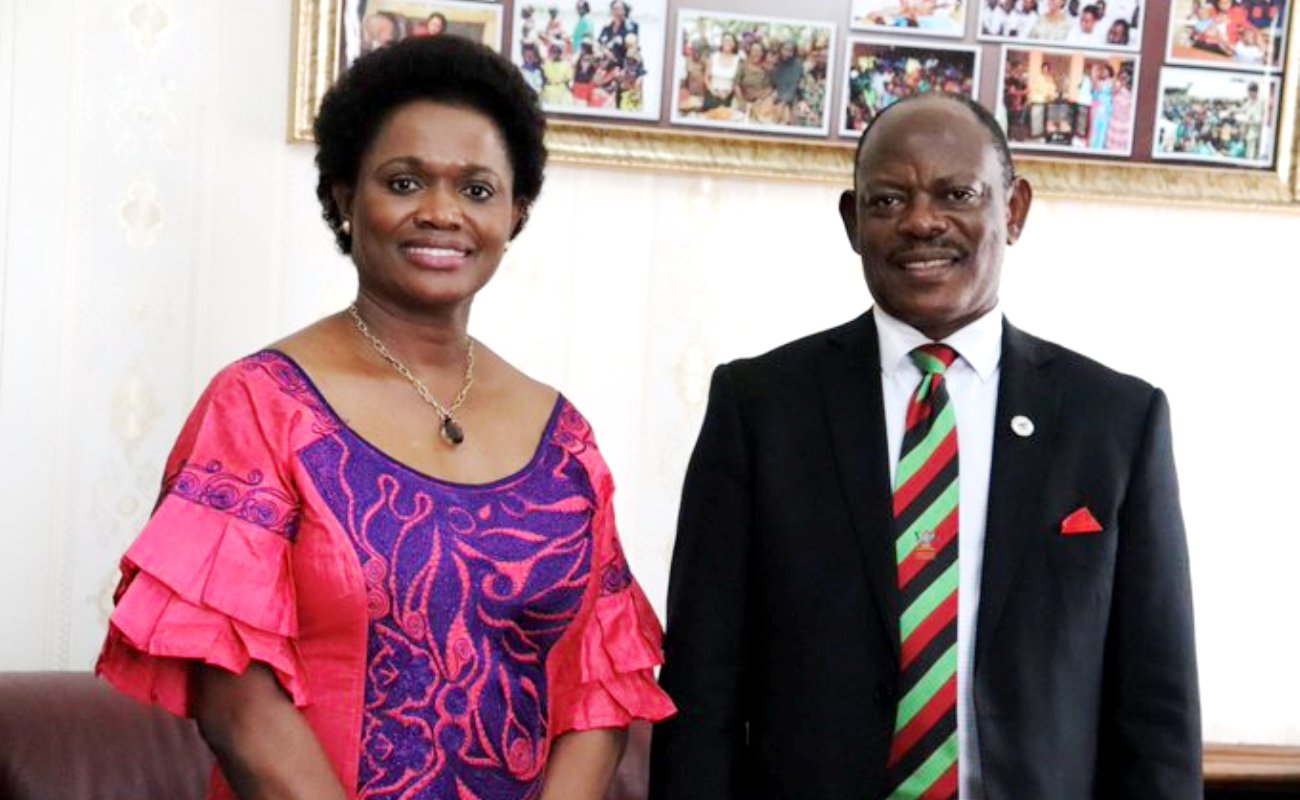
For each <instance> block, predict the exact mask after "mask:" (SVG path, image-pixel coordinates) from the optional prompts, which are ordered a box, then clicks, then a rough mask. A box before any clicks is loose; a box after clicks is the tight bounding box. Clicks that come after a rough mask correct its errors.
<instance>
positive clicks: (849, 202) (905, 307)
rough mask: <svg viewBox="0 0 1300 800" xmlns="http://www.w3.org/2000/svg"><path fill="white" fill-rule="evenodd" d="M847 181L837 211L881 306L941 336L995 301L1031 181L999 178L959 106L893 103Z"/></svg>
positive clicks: (983, 135) (975, 125)
mask: <svg viewBox="0 0 1300 800" xmlns="http://www.w3.org/2000/svg"><path fill="white" fill-rule="evenodd" d="M855 185H856V187H857V188H856V190H855V191H852V192H845V193H844V195H843V196H842V197H841V198H840V215H841V217H842V219H843V221H844V227H845V231H846V232H847V233H848V237H849V243H850V244H851V245H852V247H853V249H854V251H855V252H857V253H858V254H859V255H860V256H861V257H862V267H863V272H864V273H865V275H866V279H867V287H868V288H869V289H870V290H871V295H872V297H874V298H875V300H876V303H877V304H878V305H879V306H880V307H881V308H882V309H884V310H885V311H886V312H888V313H889V314H891V315H892V316H894V317H896V318H898V319H900V320H902V321H903V322H906V323H908V324H909V325H911V326H912V327H914V328H916V329H917V330H919V331H921V332H922V333H924V334H926V335H927V336H929V337H930V338H932V339H942V338H944V337H945V336H948V335H949V334H951V333H953V332H955V331H957V330H959V329H961V328H962V327H964V326H965V325H967V324H968V323H970V322H972V321H973V320H975V319H977V318H978V317H980V316H982V315H983V314H985V313H986V312H988V311H989V310H991V309H992V308H993V306H994V305H996V303H997V299H998V283H999V280H1000V277H1001V273H1002V257H1003V254H1004V252H1005V248H1006V246H1007V245H1008V244H1012V243H1014V242H1015V241H1016V239H1017V238H1019V236H1020V231H1021V228H1022V227H1023V225H1024V222H1025V217H1026V216H1027V215H1028V213H1029V204H1030V201H1031V199H1032V191H1031V190H1030V187H1029V184H1028V183H1027V182H1026V181H1024V180H1023V179H1021V178H1016V179H1014V180H1013V181H1012V183H1011V186H1009V187H1008V186H1007V185H1006V183H1005V181H1004V178H1003V173H1002V166H1001V164H1000V163H999V161H998V156H997V151H996V149H995V147H994V144H993V141H992V138H991V134H990V133H989V132H988V131H987V130H985V128H984V127H983V125H981V124H980V122H979V121H978V120H977V119H976V118H975V115H974V114H972V113H971V111H970V110H969V109H967V108H964V107H962V106H960V105H958V104H957V103H955V102H953V101H951V100H941V99H922V100H917V101H912V102H909V103H908V104H907V105H906V106H903V107H900V108H897V109H895V110H894V111H892V112H891V113H890V114H889V115H887V116H886V117H884V118H883V119H882V120H881V122H880V123H878V124H877V125H876V126H875V128H873V129H872V131H871V134H870V138H869V139H868V140H867V142H866V143H865V144H864V146H863V149H862V155H861V158H860V159H859V161H858V165H857V176H856V182H855Z"/></svg>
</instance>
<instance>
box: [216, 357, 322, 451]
mask: <svg viewBox="0 0 1300 800" xmlns="http://www.w3.org/2000/svg"><path fill="white" fill-rule="evenodd" d="M240 364H241V366H243V368H244V370H245V371H247V372H253V371H257V370H261V371H263V372H265V373H266V374H267V375H269V376H270V377H271V379H272V380H273V381H275V384H276V386H278V387H279V388H280V391H281V392H283V393H284V394H286V395H288V396H289V397H292V398H293V399H294V400H296V401H298V402H299V403H301V404H303V405H304V406H306V407H307V408H309V409H310V410H311V412H312V416H313V419H312V432H313V433H316V434H318V435H321V436H325V435H328V434H331V433H333V432H334V431H335V430H337V429H338V427H339V422H338V420H337V419H336V418H335V416H334V414H333V413H331V412H330V410H329V408H327V407H326V406H325V403H324V402H322V400H321V398H320V395H319V394H317V393H316V389H315V388H314V387H313V386H312V385H311V383H310V382H309V381H308V380H307V378H306V377H305V376H304V375H303V373H302V370H301V369H299V367H298V366H297V365H296V364H294V363H293V361H291V360H290V359H289V358H288V357H287V356H285V355H284V354H282V353H278V352H276V351H274V350H263V351H261V352H260V353H254V354H253V355H251V356H248V357H247V358H245V359H243V361H241V362H240Z"/></svg>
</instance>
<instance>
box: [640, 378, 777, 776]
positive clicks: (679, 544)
mask: <svg viewBox="0 0 1300 800" xmlns="http://www.w3.org/2000/svg"><path fill="white" fill-rule="evenodd" d="M730 370H731V368H730V367H727V366H722V367H719V368H718V369H717V370H716V371H715V372H714V374H713V381H712V385H711V388H710V392H709V402H708V408H707V410H706V412H705V416H704V425H703V428H702V429H701V431H700V436H699V439H698V440H697V442H696V445H695V451H694V453H693V455H692V456H691V461H690V465H689V467H688V469H687V473H686V482H685V487H684V489H683V492H682V503H681V510H680V513H679V517H678V524H677V541H676V545H675V547H674V550H673V560H672V571H671V574H670V577H669V586H668V618H667V628H668V630H667V633H666V635H665V650H664V658H665V660H664V668H663V671H662V673H661V674H660V680H661V683H662V685H663V687H664V688H665V689H666V690H667V691H668V694H669V695H670V696H672V698H673V700H674V701H675V702H676V704H677V707H678V709H679V713H678V716H677V717H676V718H674V719H671V720H669V721H667V722H663V723H660V724H659V725H657V726H656V728H655V732H654V737H653V739H652V746H651V779H650V796H651V798H652V799H653V800H688V798H700V800H732V798H738V797H741V796H742V791H743V783H742V777H743V769H742V768H743V760H744V750H745V725H746V721H747V715H746V709H745V706H744V685H745V671H744V664H745V650H746V646H745V637H746V631H745V625H746V605H747V603H746V591H747V586H748V582H749V581H748V575H747V564H748V561H749V558H748V550H749V541H750V522H751V509H752V505H753V504H752V502H751V498H750V492H751V489H750V487H751V481H750V478H749V473H750V467H749V459H748V455H747V452H746V445H745V437H744V434H743V424H742V421H741V416H740V408H739V405H738V403H737V399H736V394H735V390H734V385H733V381H732V372H731V371H730Z"/></svg>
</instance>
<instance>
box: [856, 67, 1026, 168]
mask: <svg viewBox="0 0 1300 800" xmlns="http://www.w3.org/2000/svg"><path fill="white" fill-rule="evenodd" d="M1044 63H1046V62H1044ZM925 99H931V100H943V101H945V102H950V103H956V104H957V105H959V106H961V107H963V108H965V109H966V110H967V111H970V112H971V113H972V114H974V115H975V119H977V120H979V123H980V125H982V126H983V127H984V129H985V130H986V131H988V134H989V138H990V139H991V140H992V144H993V149H994V151H995V152H996V153H997V154H998V163H999V164H1000V165H1001V166H1002V183H1003V185H1005V186H1010V185H1011V182H1012V181H1013V180H1015V177H1016V169H1015V167H1014V166H1013V165H1012V163H1011V146H1010V145H1009V144H1007V135H1006V133H1005V132H1004V131H1003V130H1002V126H1001V125H999V124H998V121H997V118H995V117H994V116H993V114H992V113H990V112H989V110H988V109H987V108H985V107H984V106H982V105H980V104H979V103H977V102H975V101H974V100H972V99H970V97H968V96H967V95H964V94H957V93H955V92H926V93H924V94H914V95H911V96H910V97H904V98H903V99H902V100H899V101H898V102H896V103H894V104H893V105H890V106H886V107H885V108H884V109H883V110H882V111H881V112H880V113H879V114H877V115H876V116H874V117H872V119H871V121H870V122H868V123H867V127H866V129H864V130H863V131H862V136H860V137H859V138H858V147H857V150H855V151H854V154H853V182H854V183H855V184H856V183H857V180H858V162H859V161H861V160H862V148H863V146H864V145H865V143H866V141H867V136H869V135H870V134H871V129H872V128H874V127H875V126H876V123H878V122H880V120H881V118H882V117H884V116H885V115H886V114H888V113H889V112H890V111H892V110H893V109H895V108H898V107H899V106H903V105H907V104H908V103H915V102H918V101H921V100H925Z"/></svg>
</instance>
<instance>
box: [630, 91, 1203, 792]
mask: <svg viewBox="0 0 1300 800" xmlns="http://www.w3.org/2000/svg"><path fill="white" fill-rule="evenodd" d="M1031 199H1032V193H1031V190H1030V186H1029V184H1028V183H1027V182H1026V181H1025V180H1024V179H1023V178H1020V177H1016V176H1015V175H1013V173H1012V167H1011V158H1010V154H1009V153H1008V151H1007V145H1006V140H1005V139H1004V138H1003V135H1002V132H1001V129H1000V128H999V127H998V125H997V123H996V122H995V121H994V120H993V118H992V117H991V115H989V113H988V112H987V111H985V110H983V109H982V108H981V107H979V106H978V105H977V104H974V103H972V102H969V101H967V100H965V99H964V98H962V97H959V96H957V95H939V94H928V95H919V96H916V97H912V98H909V99H907V100H904V101H900V102H899V103H897V104H895V105H894V106H892V107H891V108H890V109H889V110H888V111H887V112H885V113H882V114H881V115H880V116H878V117H877V118H876V120H875V121H874V122H873V124H872V125H871V126H870V127H869V128H868V129H867V132H866V133H865V134H864V135H863V138H862V140H861V143H860V145H859V154H858V158H857V168H856V176H855V190H854V191H848V192H845V193H844V195H843V197H842V198H841V202H840V213H841V215H842V217H843V220H844V225H845V229H846V230H847V232H848V235H849V241H850V243H851V245H852V246H853V249H854V250H855V251H856V252H858V253H859V254H860V255H861V257H862V264H863V270H864V272H865V275H866V280H867V286H868V288H869V289H870V291H871V294H872V296H873V297H874V298H875V301H876V305H875V308H874V309H873V310H872V311H870V312H868V313H867V314H865V315H863V316H862V317H859V318H858V319H856V320H854V321H852V322H850V323H848V324H846V325H843V326H841V327H838V328H834V329H832V330H829V331H825V332H823V333H820V334H816V335H814V336H810V337H808V338H805V339H802V340H799V341H796V342H794V343H791V344H789V345H786V346H784V347H781V348H778V349H777V350H774V351H772V352H771V353H768V354H766V355H764V356H760V357H758V358H754V359H745V360H740V361H736V362H733V363H731V364H727V365H723V366H721V367H719V368H718V370H717V371H716V372H715V374H714V377H713V384H712V387H711V390H710V396H709V405H708V411H707V413H706V414H705V420H704V425H703V428H702V429H701V431H700V437H699V441H698V443H697V444H696V448H695V453H694V455H693V456H692V459H691V464H690V468H689V470H688V472H687V476H686V484H685V490H684V493H683V497H682V507H681V516H680V520H679V527H678V535H677V543H676V548H675V551H674V554H673V566H672V576H671V581H670V585H669V593H668V633H667V639H666V654H665V655H666V662H665V667H664V669H663V672H662V675H661V681H662V683H663V685H664V687H665V688H666V689H667V690H668V692H669V694H670V695H672V697H673V699H674V700H675V701H676V703H677V705H678V707H679V709H680V716H679V717H678V718H677V719H676V720H674V721H672V722H668V723H665V724H662V725H660V726H659V727H658V728H657V729H656V731H655V735H654V740H653V747H652V765H651V775H652V777H651V796H652V798H655V800H686V798H700V800H732V799H734V798H778V797H779V798H809V799H811V798H817V800H839V799H840V798H844V799H845V800H849V799H850V798H851V799H852V800H879V799H880V798H889V799H890V800H901V799H902V798H915V797H924V798H940V799H941V800H942V799H946V798H953V797H957V796H958V795H959V794H960V797H961V798H963V800H976V799H978V798H985V799H986V800H1038V799H1040V798H1041V799H1042V800H1075V799H1077V800H1090V799H1091V798H1104V800H1127V799H1128V798H1133V800H1138V799H1139V798H1140V800H1166V799H1167V800H1187V798H1191V797H1199V796H1200V792H1201V787H1200V777H1201V775H1200V748H1201V740H1200V718H1199V705H1198V697H1197V684H1196V665H1195V655H1194V642H1193V636H1192V606H1191V592H1190V581H1189V577H1188V566H1187V553H1186V545H1185V539H1184V534H1183V525H1182V520H1181V514H1180V511H1179V505H1178V489H1177V483H1176V479H1175V476H1174V467H1173V460H1172V453H1171V444H1170V431H1169V416H1168V407H1167V405H1166V402H1165V398H1164V395H1163V394H1162V393H1161V392H1160V391H1159V390H1157V389H1154V388H1152V387H1151V386H1149V385H1147V384H1145V383H1143V382H1141V381H1139V380H1137V379H1135V378H1130V377H1126V376H1123V375H1119V374H1117V373H1115V372H1112V371H1110V370H1108V369H1106V368H1105V367H1102V366H1101V365H1099V364H1096V363H1095V362H1092V361H1089V360H1087V359H1085V358H1084V357H1082V356H1080V355H1077V354H1075V353H1072V352H1070V351H1068V350H1065V349H1063V348H1061V347H1058V346H1056V345H1053V344H1050V343H1048V342H1045V341H1042V340H1040V339H1036V338H1034V337H1032V336H1030V335H1028V334H1026V333H1023V332H1021V331H1019V330H1018V329H1016V328H1014V327H1012V326H1011V325H1010V324H1008V323H1006V322H1005V321H1004V320H1003V319H1002V317H1001V314H1000V312H999V310H998V285H999V280H1000V276H1001V267H1002V260H1003V255H1004V251H1005V248H1006V246H1007V245H1010V244H1013V243H1015V241H1016V240H1017V238H1018V237H1019V236H1020V232H1021V230H1022V229H1023V226H1024V224H1025V219H1026V216H1027V214H1028V212H1029V206H1030V201H1031ZM1098 320H1099V321H1098V324H1114V322H1113V321H1102V320H1101V318H1100V317H1098ZM923 346H924V348H925V349H924V350H921V349H920V348H922V347H923ZM914 349H916V350H917V351H918V352H917V353H916V354H915V355H914V354H913V350H914ZM954 428H955V433H954Z"/></svg>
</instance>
